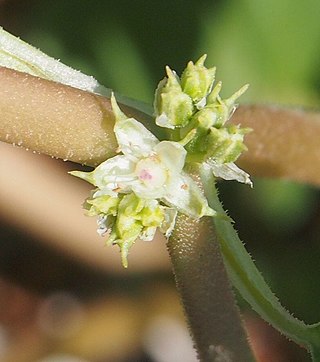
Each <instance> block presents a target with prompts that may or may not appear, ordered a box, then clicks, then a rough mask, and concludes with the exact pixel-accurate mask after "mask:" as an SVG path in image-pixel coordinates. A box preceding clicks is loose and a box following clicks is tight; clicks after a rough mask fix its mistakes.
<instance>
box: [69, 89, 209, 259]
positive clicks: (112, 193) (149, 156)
mask: <svg viewBox="0 0 320 362" xmlns="http://www.w3.org/2000/svg"><path fill="white" fill-rule="evenodd" d="M111 103H112V107H113V111H114V114H115V119H116V123H115V126H114V132H115V135H116V138H117V141H118V144H119V151H121V153H122V154H121V155H117V156H115V157H113V158H111V159H108V160H106V161H105V162H103V163H102V164H100V165H99V166H98V167H97V168H96V169H95V170H93V171H92V172H81V171H73V172H71V174H72V175H74V176H77V177H80V178H82V179H84V180H86V181H88V182H90V183H91V184H93V185H94V186H96V187H97V189H96V190H95V192H94V193H93V195H92V197H91V198H90V199H88V200H87V202H86V208H87V209H88V210H89V211H88V213H89V215H98V216H99V222H98V225H99V227H98V232H99V234H105V233H106V232H107V231H109V236H108V243H111V244H118V245H119V246H120V249H121V253H122V262H123V265H124V266H127V255H128V250H129V248H130V246H131V245H132V244H133V243H134V242H135V240H136V239H137V238H138V237H139V238H141V239H143V240H152V239H153V237H154V234H155V231H156V229H157V228H159V229H160V230H161V231H162V232H163V233H164V234H165V235H166V236H169V235H170V232H171V231H172V229H173V226H174V222H175V217H176V214H177V212H178V211H179V212H182V213H184V214H186V215H188V216H191V217H194V218H200V217H202V216H204V215H210V216H212V215H215V212H214V211H213V210H212V209H211V208H210V207H209V206H208V203H207V200H206V198H205V197H204V196H203V194H202V192H201V190H200V189H199V187H198V186H197V184H196V183H195V182H194V181H193V180H192V179H191V178H190V176H188V175H187V174H186V173H185V172H184V171H183V167H184V164H185V159H186V156H187V152H186V150H185V149H184V147H183V146H182V145H181V144H180V143H178V142H172V141H161V142H160V141H159V140H158V139H157V138H156V137H155V136H154V135H153V134H152V133H151V132H150V131H148V130H147V129H146V128H145V127H144V126H143V125H142V124H141V123H139V122H138V121H136V120H135V119H133V118H128V117H127V116H126V115H125V114H124V113H122V111H121V110H120V108H119V107H118V105H117V103H116V100H115V98H114V97H113V96H112V99H111Z"/></svg>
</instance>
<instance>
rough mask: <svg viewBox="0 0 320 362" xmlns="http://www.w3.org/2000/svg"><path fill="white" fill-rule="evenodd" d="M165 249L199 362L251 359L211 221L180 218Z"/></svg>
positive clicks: (240, 361) (246, 360)
mask: <svg viewBox="0 0 320 362" xmlns="http://www.w3.org/2000/svg"><path fill="white" fill-rule="evenodd" d="M198 181H199V180H198ZM167 246H168V250H169V254H170V257H171V261H172V264H173V269H174V274H175V279H176V284H177V288H178V290H179V294H180V296H181V299H182V302H183V306H184V310H185V314H186V318H187V320H188V324H189V328H190V331H191V334H192V336H193V340H194V343H195V347H196V350H197V352H198V356H199V358H200V360H201V361H204V362H212V361H226V362H227V361H238V362H248V361H251V360H253V357H252V355H251V351H250V349H249V346H248V342H247V337H246V333H245V331H244V330H243V327H242V322H241V318H240V315H239V310H238V307H237V306H236V304H235V298H234V294H233V291H232V289H231V286H230V282H229V279H228V276H227V273H226V270H225V267H224V263H223V260H222V256H221V251H220V246H219V243H218V241H217V235H216V230H215V226H214V225H213V223H212V220H211V218H209V217H206V218H203V219H201V220H195V219H191V218H188V217H187V216H184V215H180V216H179V217H178V219H177V222H176V227H175V230H174V232H173V234H172V236H171V237H170V239H169V241H168V244H167Z"/></svg>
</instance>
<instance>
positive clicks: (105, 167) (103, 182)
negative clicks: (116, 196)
mask: <svg viewBox="0 0 320 362" xmlns="http://www.w3.org/2000/svg"><path fill="white" fill-rule="evenodd" d="M134 169H135V163H134V162H132V161H131V160H129V159H128V158H127V157H126V156H115V157H112V158H110V159H108V160H107V161H104V162H102V163H101V164H100V165H99V166H98V167H97V168H96V169H95V170H94V171H93V173H92V176H93V179H94V184H95V186H97V187H99V188H100V189H103V188H105V187H109V185H110V187H111V188H117V187H118V186H119V185H118V184H119V183H126V182H130V181H132V180H134V176H133V172H134Z"/></svg>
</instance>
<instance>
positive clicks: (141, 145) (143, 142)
mask: <svg viewBox="0 0 320 362" xmlns="http://www.w3.org/2000/svg"><path fill="white" fill-rule="evenodd" d="M114 132H115V134H116V138H117V141H118V144H119V146H120V149H121V151H122V152H123V153H124V154H125V155H134V156H136V157H137V158H141V157H146V156H148V155H149V154H150V153H151V152H152V150H153V149H154V147H155V146H156V144H158V143H159V140H158V139H157V138H156V137H155V136H154V135H153V134H152V133H151V132H150V131H149V130H147V129H146V128H145V127H144V126H143V125H142V124H141V123H139V122H138V121H136V120H135V119H133V118H128V119H126V120H122V121H119V122H116V124H115V127H114Z"/></svg>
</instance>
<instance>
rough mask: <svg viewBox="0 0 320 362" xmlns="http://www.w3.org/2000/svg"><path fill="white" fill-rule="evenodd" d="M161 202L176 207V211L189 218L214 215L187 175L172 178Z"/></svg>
mask: <svg viewBox="0 0 320 362" xmlns="http://www.w3.org/2000/svg"><path fill="white" fill-rule="evenodd" d="M163 202H164V203H165V204H167V205H169V206H173V207H176V208H177V209H178V211H180V212H182V213H183V214H186V215H189V216H191V217H195V218H200V217H202V216H205V215H208V216H212V215H215V211H214V210H212V209H211V208H210V207H209V206H208V202H207V199H206V198H205V197H204V195H203V194H202V192H201V190H200V189H199V187H198V186H197V184H196V183H195V182H194V181H193V180H192V179H191V178H190V177H189V176H187V175H185V174H182V175H176V176H175V177H172V179H171V182H170V184H169V185H168V187H167V194H166V195H165V196H164V197H163Z"/></svg>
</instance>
